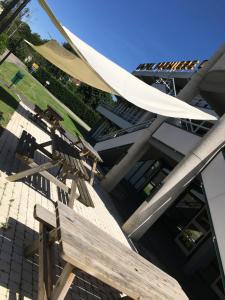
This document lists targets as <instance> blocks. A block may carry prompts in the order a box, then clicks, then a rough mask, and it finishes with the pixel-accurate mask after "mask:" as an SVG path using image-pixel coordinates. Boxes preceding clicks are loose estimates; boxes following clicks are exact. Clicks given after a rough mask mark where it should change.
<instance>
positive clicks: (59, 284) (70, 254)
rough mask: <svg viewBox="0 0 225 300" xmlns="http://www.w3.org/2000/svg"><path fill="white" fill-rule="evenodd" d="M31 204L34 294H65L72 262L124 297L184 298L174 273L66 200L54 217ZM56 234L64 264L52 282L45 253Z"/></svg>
mask: <svg viewBox="0 0 225 300" xmlns="http://www.w3.org/2000/svg"><path fill="white" fill-rule="evenodd" d="M35 210H36V212H35V218H36V219H37V220H39V221H40V231H39V242H38V249H39V273H38V279H39V283H38V297H39V298H38V299H40V300H43V299H46V296H45V295H47V299H55V300H56V299H57V300H59V299H60V300H63V299H64V298H65V296H66V294H67V291H68V290H69V288H70V285H71V284H72V282H73V279H74V278H75V276H76V268H79V269H81V270H82V271H84V272H86V273H88V274H90V275H92V276H94V277H95V278H97V279H98V280H100V281H102V282H104V283H106V284H108V285H110V286H112V287H113V288H115V289H117V290H118V291H120V292H122V293H124V294H126V295H127V297H125V299H129V298H128V296H129V297H130V298H131V299H136V300H138V299H143V300H153V299H160V300H169V299H170V300H187V299H188V298H187V296H186V295H185V293H184V292H183V291H182V289H181V287H180V285H179V284H178V282H177V281H176V280H175V279H174V278H172V277H171V276H169V275H168V274H166V273H165V272H163V271H162V270H160V269H159V268H157V267H156V266H154V265H153V264H152V263H150V262H149V261H147V260H146V259H145V258H143V257H142V256H140V255H139V254H137V253H136V252H134V251H132V250H131V249H130V248H128V247H127V246H125V245H123V244H122V243H121V242H119V241H118V240H116V239H115V238H113V237H112V236H111V235H109V234H107V233H106V232H104V231H102V230H101V229H99V228H98V227H97V226H95V225H94V224H93V223H91V222H89V221H88V220H87V219H86V218H84V217H82V216H80V215H79V214H77V213H75V211H73V210H72V209H70V208H69V207H67V206H65V205H64V204H62V203H60V202H57V203H56V216H55V220H56V222H54V217H53V216H54V214H51V213H50V212H48V211H47V210H46V209H44V208H40V206H39V205H37V206H36V207H35ZM49 226H50V227H49ZM55 226H56V228H55ZM52 228H53V229H52ZM55 240H58V241H59V255H60V256H61V257H62V259H64V261H65V262H66V264H65V266H64V268H63V271H62V273H61V275H60V277H59V278H58V279H57V281H56V282H53V280H52V278H51V268H52V261H51V260H50V258H51V256H50V255H49V253H50V249H51V244H52V242H53V241H55ZM34 244H36V246H35V247H36V250H37V243H36V242H35V243H34ZM31 248H32V246H31ZM31 248H30V249H31ZM33 248H34V247H33ZM119 298H120V297H119V294H118V299H119Z"/></svg>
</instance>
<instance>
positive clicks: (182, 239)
mask: <svg viewBox="0 0 225 300" xmlns="http://www.w3.org/2000/svg"><path fill="white" fill-rule="evenodd" d="M178 229H179V230H180V233H179V234H178V235H177V237H176V239H175V241H176V243H177V244H178V245H179V247H180V248H181V249H182V251H183V252H184V254H185V255H187V256H188V255H190V254H191V253H192V252H193V251H194V250H195V249H196V248H197V246H198V245H199V243H200V242H201V241H202V240H203V239H204V238H206V236H208V235H209V234H210V225H209V219H208V216H207V211H206V206H205V205H204V206H203V208H202V209H201V210H200V212H199V213H198V214H197V215H196V216H195V217H194V218H193V219H192V220H191V221H190V222H189V223H188V224H187V225H186V226H185V227H184V228H182V227H180V228H178Z"/></svg>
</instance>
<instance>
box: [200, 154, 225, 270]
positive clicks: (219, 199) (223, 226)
mask: <svg viewBox="0 0 225 300" xmlns="http://www.w3.org/2000/svg"><path fill="white" fill-rule="evenodd" d="M202 180H203V183H204V189H205V193H206V197H207V202H208V205H209V209H210V214H211V219H212V223H213V227H214V231H215V235H216V240H217V245H218V248H219V252H220V258H221V261H222V265H223V270H225V161H224V157H223V154H222V153H219V154H218V155H217V156H216V157H215V158H214V159H213V161H212V162H211V163H210V164H209V165H208V166H207V167H206V168H205V169H204V170H203V172H202Z"/></svg>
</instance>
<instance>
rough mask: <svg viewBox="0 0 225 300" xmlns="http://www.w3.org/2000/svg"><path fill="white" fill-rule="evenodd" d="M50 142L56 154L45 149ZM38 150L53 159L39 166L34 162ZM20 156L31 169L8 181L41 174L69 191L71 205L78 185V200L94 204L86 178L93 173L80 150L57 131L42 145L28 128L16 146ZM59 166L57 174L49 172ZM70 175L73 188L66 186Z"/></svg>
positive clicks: (86, 203) (9, 178)
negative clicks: (57, 133)
mask: <svg viewBox="0 0 225 300" xmlns="http://www.w3.org/2000/svg"><path fill="white" fill-rule="evenodd" d="M50 145H52V153H50V152H49V151H48V150H46V149H45V148H46V147H47V146H50ZM37 150H38V151H40V152H42V153H43V154H44V155H45V156H47V157H48V159H49V161H47V162H45V163H43V164H40V165H38V164H37V163H36V162H35V161H34V156H35V151H37ZM16 156H17V157H18V158H19V159H20V160H22V161H23V162H24V163H25V164H26V165H28V166H29V169H27V170H25V171H21V172H18V173H16V174H14V175H11V176H8V177H7V180H9V181H16V180H19V179H22V178H24V177H27V176H31V175H33V174H36V173H40V174H41V175H42V176H43V177H45V178H46V179H48V180H49V181H51V182H53V183H54V184H56V185H57V186H58V187H59V188H60V189H62V190H63V191H65V192H66V193H68V195H69V201H68V205H69V206H70V207H73V204H74V200H75V199H77V193H76V190H77V188H78V190H79V193H80V197H79V198H78V200H79V201H81V202H82V203H83V204H85V205H86V206H92V207H93V206H94V204H93V201H92V199H91V196H90V194H89V192H88V189H87V187H86V183H85V180H89V175H88V173H87V170H86V168H85V167H84V165H83V163H82V159H81V158H80V156H79V152H78V151H77V150H76V149H75V148H74V147H73V146H72V145H70V144H68V143H67V142H66V141H64V140H63V139H61V138H60V137H59V136H57V135H55V134H53V135H52V140H50V141H47V142H45V143H41V144H38V143H37V141H36V139H35V138H34V137H33V136H32V135H31V134H29V133H27V132H26V131H25V130H24V131H23V132H22V135H21V138H20V140H19V143H18V145H17V148H16ZM55 166H57V167H58V168H59V172H58V176H57V177H56V176H53V175H52V174H51V173H49V172H48V170H49V169H51V168H52V167H55ZM67 178H69V179H72V184H71V187H70V188H69V187H68V186H67V185H66V179H67Z"/></svg>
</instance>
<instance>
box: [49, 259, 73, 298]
mask: <svg viewBox="0 0 225 300" xmlns="http://www.w3.org/2000/svg"><path fill="white" fill-rule="evenodd" d="M73 270H74V266H72V265H71V264H68V263H67V264H66V265H65V267H64V268H63V271H62V274H61V275H60V277H59V279H58V280H57V282H56V285H55V287H54V289H53V292H52V295H51V297H50V300H63V299H64V298H65V296H66V294H67V292H68V290H69V288H70V286H71V284H72V283H73V280H74V277H75V274H74V273H73Z"/></svg>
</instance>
